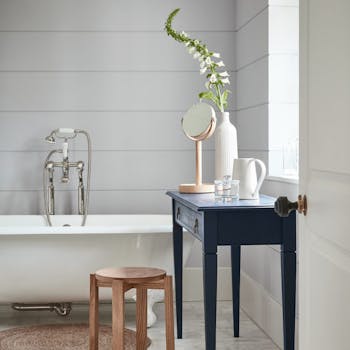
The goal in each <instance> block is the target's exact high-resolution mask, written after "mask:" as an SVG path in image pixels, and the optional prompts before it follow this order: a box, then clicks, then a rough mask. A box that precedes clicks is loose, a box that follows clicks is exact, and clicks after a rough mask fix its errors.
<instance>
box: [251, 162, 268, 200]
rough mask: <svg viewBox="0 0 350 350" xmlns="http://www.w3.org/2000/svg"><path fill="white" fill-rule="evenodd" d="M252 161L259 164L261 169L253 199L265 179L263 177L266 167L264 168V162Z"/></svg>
mask: <svg viewBox="0 0 350 350" xmlns="http://www.w3.org/2000/svg"><path fill="white" fill-rule="evenodd" d="M254 161H255V162H256V163H258V164H259V166H260V168H261V174H260V177H259V180H258V183H257V184H256V188H255V191H254V193H253V197H255V196H257V194H258V193H259V191H260V187H261V186H262V184H263V182H264V179H265V176H266V166H265V164H264V162H263V161H261V160H260V159H254Z"/></svg>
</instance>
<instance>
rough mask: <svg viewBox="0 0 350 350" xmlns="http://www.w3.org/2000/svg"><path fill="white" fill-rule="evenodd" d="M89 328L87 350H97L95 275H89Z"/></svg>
mask: <svg viewBox="0 0 350 350" xmlns="http://www.w3.org/2000/svg"><path fill="white" fill-rule="evenodd" d="M89 328H90V334H89V344H90V347H89V348H90V350H98V328H99V327H98V286H97V281H96V277H95V274H91V275H90V310H89Z"/></svg>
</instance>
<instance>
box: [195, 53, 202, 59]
mask: <svg viewBox="0 0 350 350" xmlns="http://www.w3.org/2000/svg"><path fill="white" fill-rule="evenodd" d="M200 55H201V54H200V53H199V52H195V53H194V55H193V58H194V59H197V58H199V57H200Z"/></svg>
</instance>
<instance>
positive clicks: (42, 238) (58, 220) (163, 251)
mask: <svg viewBox="0 0 350 350" xmlns="http://www.w3.org/2000/svg"><path fill="white" fill-rule="evenodd" d="M52 220H53V226H52V227H48V226H47V225H46V220H45V218H44V217H43V216H40V215H20V216H17V215H3V216H0V276H1V283H0V303H13V302H16V303H46V302H50V303H51V302H77V301H88V298H89V274H90V273H91V272H94V271H96V270H97V269H100V268H103V267H108V266H151V267H152V266H155V267H160V268H163V269H165V270H166V271H167V272H168V273H170V274H173V251H172V234H171V232H172V222H171V216H170V215H89V216H88V219H87V225H86V226H85V227H80V226H78V225H79V223H80V221H81V217H80V216H74V215H63V216H59V215H57V216H53V217H52ZM65 224H69V225H72V226H70V227H65V226H63V225H65ZM192 245H193V239H192V238H191V236H190V235H188V234H186V233H185V234H184V263H186V261H187V259H188V256H189V254H190V251H191V248H192ZM129 296H132V295H131V294H129ZM100 299H102V300H103V299H110V291H109V290H108V289H103V290H102V291H101V296H100ZM156 299H157V298H156ZM154 301H157V300H154ZM149 323H152V322H151V321H150V322H149Z"/></svg>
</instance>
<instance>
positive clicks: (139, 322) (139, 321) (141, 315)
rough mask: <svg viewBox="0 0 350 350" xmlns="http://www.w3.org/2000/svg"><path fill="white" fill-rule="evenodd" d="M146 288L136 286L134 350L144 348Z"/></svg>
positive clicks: (144, 349) (145, 335)
mask: <svg viewBox="0 0 350 350" xmlns="http://www.w3.org/2000/svg"><path fill="white" fill-rule="evenodd" d="M146 340H147V289H146V288H142V287H138V288H136V350H146V348H147V347H146Z"/></svg>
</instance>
